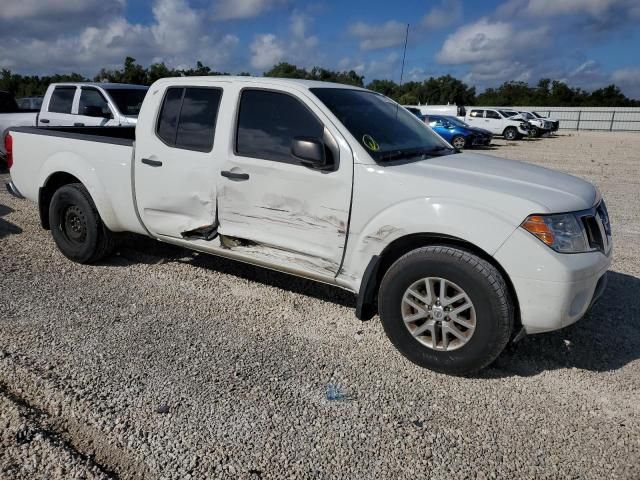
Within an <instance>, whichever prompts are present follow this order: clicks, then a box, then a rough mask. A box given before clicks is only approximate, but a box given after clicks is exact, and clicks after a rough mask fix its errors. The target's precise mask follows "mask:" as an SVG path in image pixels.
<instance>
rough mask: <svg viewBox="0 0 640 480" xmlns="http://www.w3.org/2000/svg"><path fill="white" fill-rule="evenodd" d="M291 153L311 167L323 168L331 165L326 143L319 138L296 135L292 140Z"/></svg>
mask: <svg viewBox="0 0 640 480" xmlns="http://www.w3.org/2000/svg"><path fill="white" fill-rule="evenodd" d="M291 154H292V155H293V156H294V157H296V158H297V159H298V160H300V163H302V164H303V165H305V166H307V167H310V168H318V169H323V168H327V167H328V166H330V165H331V161H330V159H328V158H327V152H326V149H325V145H324V143H323V142H322V140H320V139H319V138H314V137H296V138H294V139H293V140H291Z"/></svg>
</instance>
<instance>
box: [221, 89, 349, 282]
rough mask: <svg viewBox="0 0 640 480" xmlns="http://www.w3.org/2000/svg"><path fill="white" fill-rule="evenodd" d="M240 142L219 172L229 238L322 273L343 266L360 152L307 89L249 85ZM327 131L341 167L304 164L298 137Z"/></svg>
mask: <svg viewBox="0 0 640 480" xmlns="http://www.w3.org/2000/svg"><path fill="white" fill-rule="evenodd" d="M240 95H241V98H240V104H239V105H240V106H239V109H240V110H239V113H238V119H237V122H236V125H234V130H235V132H233V136H234V138H235V148H234V151H233V152H232V153H230V155H229V156H228V158H227V159H226V161H225V162H224V163H223V165H222V168H221V176H220V177H219V179H218V208H219V211H218V214H219V222H220V224H219V229H218V231H219V233H220V235H221V245H222V246H223V247H224V248H230V249H236V250H237V251H239V252H244V253H248V254H250V255H253V256H254V257H256V259H257V260H260V261H262V262H266V263H274V264H276V265H277V266H279V267H281V268H285V269H288V270H292V271H296V272H299V273H306V274H310V275H313V276H316V277H333V276H335V275H336V274H337V273H338V269H339V266H340V263H341V261H342V256H343V255H342V254H343V251H344V248H345V241H346V232H347V228H348V220H349V207H350V201H351V186H352V175H353V163H352V162H353V159H352V157H351V151H350V149H349V147H348V145H347V143H346V142H345V141H344V140H343V139H342V137H341V136H340V134H339V132H338V131H337V130H336V129H335V127H334V126H333V125H331V124H330V122H329V121H328V120H327V119H326V117H325V116H324V114H323V112H322V110H320V109H319V108H318V107H317V106H316V105H315V104H314V103H313V102H312V101H311V99H309V98H308V97H306V95H305V94H304V93H303V92H300V93H298V94H296V95H292V94H291V93H290V92H289V93H285V92H279V91H277V90H265V89H264V88H261V89H255V90H252V89H247V88H245V89H244V90H243V91H242V92H241V93H240ZM293 136H298V137H299V136H303V137H313V138H321V139H322V140H323V141H324V142H325V144H326V145H327V152H328V153H327V154H328V155H331V158H332V159H333V160H334V162H335V163H334V167H333V168H329V169H327V170H319V169H314V168H309V167H307V166H304V165H302V164H301V163H300V162H299V161H297V160H296V159H295V158H293V157H292V156H291V154H290V140H291V138H290V137H293Z"/></svg>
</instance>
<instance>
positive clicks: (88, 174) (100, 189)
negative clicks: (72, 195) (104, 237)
mask: <svg viewBox="0 0 640 480" xmlns="http://www.w3.org/2000/svg"><path fill="white" fill-rule="evenodd" d="M58 172H62V173H68V174H70V175H73V176H74V177H76V178H77V179H78V180H79V181H80V183H82V184H83V185H84V186H85V188H86V189H87V190H88V191H89V194H90V195H91V198H92V199H93V203H94V204H95V206H96V208H97V209H98V213H99V214H100V218H101V219H102V221H103V222H104V224H105V225H106V226H107V228H109V230H112V231H120V230H123V228H122V226H121V225H120V222H119V221H118V217H117V216H116V214H115V211H114V208H113V204H112V203H111V199H110V197H109V195H108V194H107V189H106V188H105V186H104V184H103V183H102V182H101V181H100V179H99V178H98V175H97V172H96V169H95V168H94V167H93V166H92V165H90V164H89V162H88V161H87V160H86V159H84V158H83V157H82V156H80V155H78V154H76V153H74V152H68V151H67V152H58V153H55V154H54V155H51V156H50V157H49V158H48V159H47V160H46V161H45V162H44V164H43V165H42V168H41V169H40V172H39V177H38V185H39V186H40V188H42V187H44V186H45V185H46V184H47V182H48V180H49V179H50V178H51V177H52V176H53V175H54V174H56V173H58Z"/></svg>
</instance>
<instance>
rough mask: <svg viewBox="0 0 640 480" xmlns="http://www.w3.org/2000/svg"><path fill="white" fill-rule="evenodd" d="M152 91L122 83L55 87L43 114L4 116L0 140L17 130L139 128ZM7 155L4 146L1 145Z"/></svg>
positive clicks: (0, 150)
mask: <svg viewBox="0 0 640 480" xmlns="http://www.w3.org/2000/svg"><path fill="white" fill-rule="evenodd" d="M147 90H148V87H145V86H142V85H129V84H120V83H52V84H51V85H49V87H48V88H47V92H46V94H45V96H44V99H43V101H42V107H41V109H40V112H26V113H22V112H20V113H0V138H4V135H5V133H6V131H7V130H8V129H9V128H10V127H17V126H27V125H29V126H34V125H35V126H37V125H41V126H57V125H63V126H118V125H135V123H136V121H137V118H138V113H139V111H140V107H141V106H142V101H143V100H144V96H145V94H146V92H147ZM0 143H1V144H2V146H0V155H4V142H0Z"/></svg>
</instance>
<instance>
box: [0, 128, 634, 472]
mask: <svg viewBox="0 0 640 480" xmlns="http://www.w3.org/2000/svg"><path fill="white" fill-rule="evenodd" d="M495 143H496V146H495V147H493V148H491V149H490V151H489V152H487V153H491V154H494V155H499V156H505V157H510V158H514V159H519V160H525V161H529V162H533V163H537V164H542V165H545V166H549V167H552V168H556V169H559V170H563V171H567V172H570V173H573V174H576V175H579V176H581V177H584V178H587V179H589V180H591V181H593V182H595V183H596V184H597V185H598V186H599V187H600V189H601V191H602V192H603V195H604V196H605V198H606V199H607V202H608V206H609V211H610V214H611V217H612V223H613V227H614V240H615V261H614V264H613V266H612V272H611V275H610V283H609V288H608V290H607V292H606V294H605V297H604V298H603V300H602V301H601V303H600V304H598V305H597V306H596V308H595V309H594V310H593V311H592V313H591V314H590V315H589V316H588V317H587V318H585V319H583V320H582V321H581V322H578V323H577V324H576V325H574V326H572V327H569V328H567V329H565V330H562V331H559V332H555V333H550V334H544V335H538V336H530V337H526V338H525V339H524V340H522V341H521V342H520V343H518V344H516V345H512V346H510V347H509V348H508V350H507V351H506V352H505V353H504V354H503V355H502V356H501V357H500V358H499V359H498V360H497V361H496V363H495V364H494V365H492V366H491V367H490V368H488V369H487V370H485V371H484V372H482V373H481V374H480V375H478V376H477V377H475V378H452V377H446V376H442V375H438V374H435V373H433V372H430V371H428V370H422V369H420V368H418V367H416V366H414V365H413V364H410V363H409V362H408V361H406V360H404V359H403V358H402V357H401V356H400V354H398V353H397V352H396V351H395V350H394V349H393V347H392V346H391V344H390V343H389V342H388V341H387V339H386V337H385V336H384V333H383V331H382V328H381V325H380V323H379V321H378V320H377V319H374V320H373V321H370V322H364V323H362V322H360V321H358V320H357V319H356V318H355V316H354V313H353V308H354V299H353V298H352V296H351V295H349V294H347V293H345V292H342V291H340V290H337V289H334V288H331V287H327V286H322V285H317V284H314V283H311V282H307V281H305V280H300V279H296V278H293V277H289V276H286V275H283V274H278V273H274V272H269V271H265V270H260V269H258V268H254V267H251V266H246V265H241V264H237V263H233V262H230V261H226V260H223V259H218V258H215V257H211V256H205V255H200V254H197V253H192V252H188V251H186V250H183V249H179V248H174V247H171V246H167V245H162V244H158V243H155V242H152V241H149V240H147V239H143V238H137V237H136V238H130V239H128V240H127V241H126V242H125V243H124V245H123V246H122V247H121V248H120V251H119V252H118V254H117V255H116V256H114V257H113V258H112V259H109V260H108V261H106V262H104V263H102V264H101V265H97V266H81V265H76V264H73V263H71V262H69V261H67V260H66V259H65V258H64V257H62V255H61V254H59V253H58V251H57V250H56V248H55V247H54V244H53V241H52V239H51V237H50V235H49V233H48V232H46V231H43V230H41V229H40V227H39V226H38V220H37V213H36V206H35V205H34V204H31V203H27V202H24V201H18V200H15V199H13V198H12V197H10V196H9V195H8V194H7V193H6V192H4V191H2V192H1V193H0V272H2V273H0V312H2V313H1V314H0V478H24V479H32V478H150V479H157V478H181V479H186V478H214V477H215V478H246V479H259V478H265V479H267V478H312V479H333V478H335V479H342V478H350V479H373V478H381V479H387V478H396V479H404V478H416V477H418V478H424V477H426V476H430V477H431V478H447V479H448V478H552V479H556V478H594V479H596V478H597V479H599V478H625V479H637V478H640V402H639V401H638V398H639V393H640V323H639V321H640V220H639V218H638V214H639V213H640V195H639V192H640V153H639V152H640V134H616V133H595V132H594V133H588V132H580V133H579V134H573V135H570V134H561V135H559V136H557V137H555V138H549V139H541V140H531V141H521V142H515V143H511V142H509V143H507V142H504V141H501V140H497V141H496V142H495ZM3 177H4V178H6V175H4V176H3ZM4 178H2V180H4Z"/></svg>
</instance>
